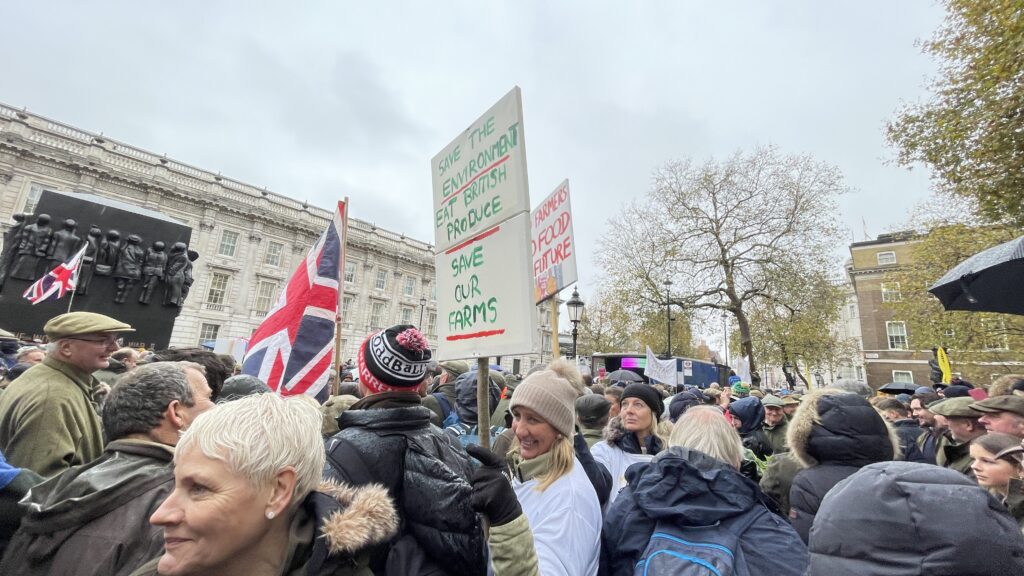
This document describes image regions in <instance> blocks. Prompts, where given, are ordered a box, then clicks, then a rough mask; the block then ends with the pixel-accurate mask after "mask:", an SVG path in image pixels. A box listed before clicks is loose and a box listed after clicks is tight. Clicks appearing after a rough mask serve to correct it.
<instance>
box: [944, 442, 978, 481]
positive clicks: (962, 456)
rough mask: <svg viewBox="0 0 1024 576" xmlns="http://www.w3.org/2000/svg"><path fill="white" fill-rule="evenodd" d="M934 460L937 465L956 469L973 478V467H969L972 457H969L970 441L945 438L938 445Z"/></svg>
mask: <svg viewBox="0 0 1024 576" xmlns="http://www.w3.org/2000/svg"><path fill="white" fill-rule="evenodd" d="M935 460H936V462H937V463H938V465H939V466H942V467H944V468H949V469H950V470H956V471H957V472H959V473H961V474H963V475H965V476H967V477H969V478H971V479H972V480H973V479H974V469H973V468H971V463H972V462H973V459H972V458H971V443H970V442H956V441H954V440H951V439H947V440H946V441H945V442H943V443H941V444H940V445H939V451H938V454H936V456H935Z"/></svg>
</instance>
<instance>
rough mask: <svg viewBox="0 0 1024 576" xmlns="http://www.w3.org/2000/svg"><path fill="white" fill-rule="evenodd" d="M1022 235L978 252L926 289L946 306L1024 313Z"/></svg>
mask: <svg viewBox="0 0 1024 576" xmlns="http://www.w3.org/2000/svg"><path fill="white" fill-rule="evenodd" d="M1021 286H1024V236H1021V237H1020V238H1017V239H1016V240H1010V241H1009V242H1006V243H1005V244H1000V245H998V246H993V247H992V248H989V249H988V250H984V251H982V252H978V253H977V254H975V255H974V256H971V257H970V258H968V259H967V260H964V261H963V262H961V263H960V264H958V265H957V266H956V267H955V268H953V269H952V270H950V271H949V272H946V275H945V276H943V277H942V279H941V280H939V281H938V282H936V283H935V285H934V286H932V287H931V288H929V289H928V291H929V292H931V293H932V294H934V295H935V296H936V297H937V298H938V299H939V301H940V302H942V305H943V306H944V307H945V308H946V310H969V311H972V312H1003V313H1005V314H1020V315H1024V291H1022V290H1021Z"/></svg>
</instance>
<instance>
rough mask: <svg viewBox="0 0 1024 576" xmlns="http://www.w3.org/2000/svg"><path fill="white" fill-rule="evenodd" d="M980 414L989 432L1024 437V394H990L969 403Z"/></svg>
mask: <svg viewBox="0 0 1024 576" xmlns="http://www.w3.org/2000/svg"><path fill="white" fill-rule="evenodd" d="M971 410H974V411H975V412H978V413H979V414H980V415H981V418H980V421H981V423H982V425H984V426H985V428H986V429H987V430H988V431H989V432H1002V433H1003V434H1011V435H1013V436H1016V437H1017V438H1022V439H1024V396H1016V395H1013V396H992V397H991V398H986V399H985V400H982V401H981V402H975V403H974V404H971Z"/></svg>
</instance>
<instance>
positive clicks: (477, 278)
mask: <svg viewBox="0 0 1024 576" xmlns="http://www.w3.org/2000/svg"><path fill="white" fill-rule="evenodd" d="M431 175H432V179H433V192H434V213H433V221H434V243H435V245H436V246H437V248H436V250H437V252H436V254H435V256H434V266H435V270H436V274H437V306H438V312H439V314H440V316H441V318H440V319H439V323H438V336H439V338H440V340H439V342H438V345H437V351H436V357H437V359H438V360H454V359H459V358H477V357H482V356H503V355H511V354H528V353H531V352H535V351H536V350H537V349H538V348H539V344H538V342H537V340H538V333H537V313H536V308H535V306H534V303H533V300H532V298H533V294H532V292H531V289H530V287H531V286H532V284H533V280H532V279H533V274H532V272H531V264H532V262H531V258H530V214H529V209H530V191H529V185H528V181H527V175H526V144H525V140H524V137H523V105H522V96H521V93H520V90H519V88H518V87H515V88H513V89H512V91H510V92H509V93H508V94H506V95H505V96H504V97H503V98H502V99H501V100H499V101H498V103H497V104H495V105H494V106H492V107H491V108H490V109H489V110H488V111H487V112H485V113H484V114H483V115H482V116H481V117H480V118H479V119H478V120H476V121H475V122H473V123H472V124H471V125H470V126H469V128H467V129H466V130H464V131H463V132H462V134H460V135H459V136H458V137H457V138H455V140H453V141H452V143H451V144H449V145H448V146H446V147H445V148H444V150H442V151H441V152H440V153H438V154H437V155H436V156H434V158H433V160H432V161H431Z"/></svg>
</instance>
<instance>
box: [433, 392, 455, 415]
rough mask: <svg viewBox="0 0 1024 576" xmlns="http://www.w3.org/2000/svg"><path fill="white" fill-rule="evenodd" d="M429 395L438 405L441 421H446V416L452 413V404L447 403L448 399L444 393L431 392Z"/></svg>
mask: <svg viewBox="0 0 1024 576" xmlns="http://www.w3.org/2000/svg"><path fill="white" fill-rule="evenodd" d="M430 395H431V396H433V397H434V398H435V399H437V403H438V405H440V406H441V420H447V419H448V415H449V414H451V413H452V403H451V402H449V401H448V397H447V396H445V395H444V392H431V393H430Z"/></svg>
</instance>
